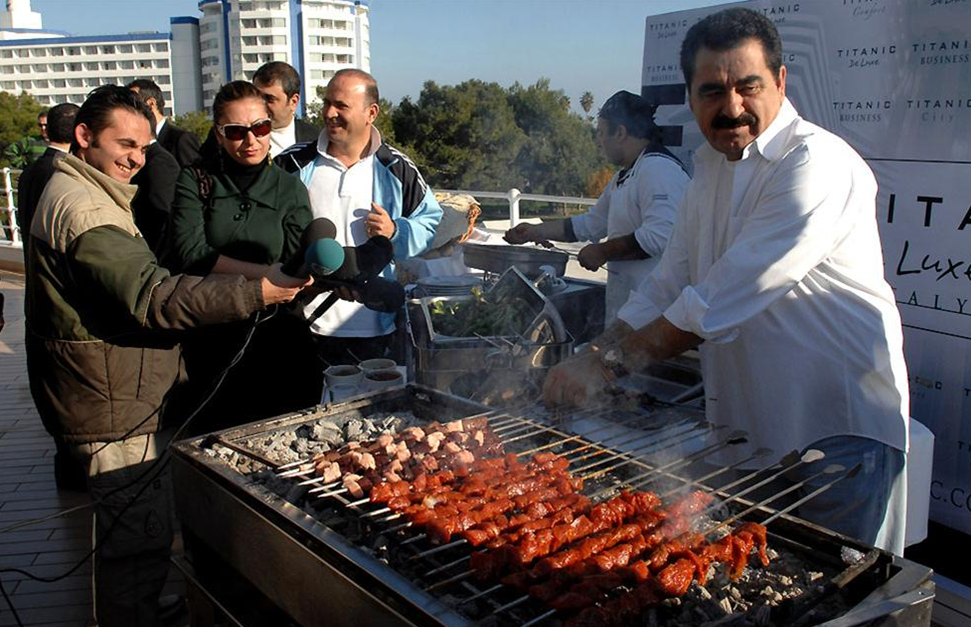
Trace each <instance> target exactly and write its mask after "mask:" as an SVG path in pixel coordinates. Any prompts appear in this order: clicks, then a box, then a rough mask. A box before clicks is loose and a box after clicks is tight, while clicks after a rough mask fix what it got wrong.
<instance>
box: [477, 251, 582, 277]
mask: <svg viewBox="0 0 971 627" xmlns="http://www.w3.org/2000/svg"><path fill="white" fill-rule="evenodd" d="M462 246H463V250H464V253H463V254H464V258H465V265H467V266H468V267H470V268H477V269H479V270H484V271H486V272H493V273H495V274H502V273H503V272H505V271H506V270H508V269H509V268H516V269H517V270H519V271H520V272H522V273H523V274H525V275H526V276H527V277H529V278H531V279H534V278H536V277H538V276H540V275H541V274H543V271H542V270H541V269H540V267H541V266H552V267H553V269H554V270H555V271H556V276H563V275H564V273H565V272H566V262H567V261H569V259H570V256H569V255H567V254H566V253H562V252H557V251H554V250H544V249H542V248H536V247H533V246H493V245H490V244H469V243H465V244H463V245H462Z"/></svg>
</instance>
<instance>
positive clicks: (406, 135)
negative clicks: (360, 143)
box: [393, 80, 526, 189]
mask: <svg viewBox="0 0 971 627" xmlns="http://www.w3.org/2000/svg"><path fill="white" fill-rule="evenodd" d="M393 121H394V130H395V135H396V137H397V138H398V141H399V142H400V143H401V144H402V145H403V146H409V147H411V148H412V150H413V152H414V153H415V154H417V155H420V157H417V158H418V159H419V160H420V161H422V162H423V164H424V169H425V176H426V177H427V178H428V179H429V180H430V181H431V182H432V184H433V185H435V186H439V187H446V188H459V189H507V188H509V187H513V186H515V185H518V184H519V178H518V176H517V173H516V172H515V170H514V169H511V168H510V167H509V166H510V164H511V163H512V162H513V161H514V160H515V159H516V157H517V156H518V154H519V152H520V150H521V149H522V146H523V144H524V142H525V140H526V137H525V134H524V133H523V132H522V130H521V129H519V128H518V127H517V126H516V120H515V115H514V113H513V111H512V108H511V107H510V106H509V102H508V98H507V94H506V92H505V91H504V90H503V89H502V87H501V86H500V85H499V84H498V83H486V82H483V81H480V80H469V81H465V82H464V83H461V84H459V85H456V86H442V87H439V86H438V85H437V84H435V83H434V82H433V81H428V82H426V83H425V85H424V87H423V88H422V91H421V95H420V96H419V98H418V102H417V103H413V102H412V101H411V99H410V98H407V97H406V98H404V99H403V100H402V101H401V104H399V105H398V107H397V109H396V110H395V112H394V116H393ZM419 165H420V166H421V165H422V164H421V163H420V164H419Z"/></svg>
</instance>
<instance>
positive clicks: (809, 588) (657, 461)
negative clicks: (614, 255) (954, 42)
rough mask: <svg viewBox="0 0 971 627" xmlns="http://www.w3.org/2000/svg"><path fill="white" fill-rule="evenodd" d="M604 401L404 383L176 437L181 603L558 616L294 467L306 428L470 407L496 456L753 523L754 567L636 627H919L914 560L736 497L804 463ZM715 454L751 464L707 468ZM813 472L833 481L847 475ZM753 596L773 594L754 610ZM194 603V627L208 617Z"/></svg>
mask: <svg viewBox="0 0 971 627" xmlns="http://www.w3.org/2000/svg"><path fill="white" fill-rule="evenodd" d="M618 400H619V402H618V403H616V404H615V405H616V406H615V407H611V408H600V409H591V410H586V411H579V412H575V413H571V414H569V415H560V416H549V415H546V413H545V411H543V410H542V409H541V408H539V407H536V406H523V407H514V408H506V409H503V410H495V411H490V410H488V408H483V407H482V406H480V405H477V404H474V403H471V402H469V401H466V400H463V399H460V398H458V397H455V396H451V395H448V394H445V393H442V392H439V391H436V390H432V389H428V388H423V387H417V386H407V387H403V388H397V389H393V390H387V391H383V392H380V393H377V394H372V395H368V396H362V397H357V398H355V399H351V400H348V401H346V402H343V403H340V404H336V405H330V406H322V407H318V408H314V409H312V410H307V411H305V412H300V413H296V414H291V415H287V416H281V417H279V418H275V419H271V420H267V421H262V422H258V423H253V424H250V425H247V426H244V427H241V428H237V429H231V430H228V431H223V432H219V433H215V434H211V435H208V436H205V437H201V438H196V439H192V440H185V441H182V442H179V443H177V444H176V445H175V446H174V447H173V477H174V480H175V484H176V502H177V511H178V514H179V517H180V519H181V521H182V530H183V537H184V539H185V545H186V558H185V559H184V560H180V561H179V562H178V563H179V565H180V567H181V568H182V569H183V570H184V571H185V572H186V574H187V578H188V580H189V581H190V583H192V585H191V586H190V591H191V592H192V594H193V598H192V600H193V601H194V603H193V606H194V607H195V608H204V609H207V608H211V607H219V608H221V609H222V611H223V612H224V613H225V614H227V615H229V616H232V617H233V619H232V620H233V621H234V622H235V624H238V625H271V624H272V625H287V624H291V623H292V624H299V625H307V626H311V625H355V626H359V625H448V626H470V625H476V624H479V625H551V626H554V625H557V624H558V622H559V621H560V620H562V619H563V618H564V617H565V615H563V614H559V613H556V612H552V611H550V610H549V609H548V608H547V607H546V606H544V605H543V604H541V603H539V602H537V601H535V600H533V599H531V598H530V597H528V596H524V595H523V594H522V593H520V592H518V591H517V590H515V589H513V588H511V587H509V586H502V585H496V584H494V583H480V582H479V581H478V579H477V578H476V577H474V576H471V574H470V571H469V567H468V564H469V557H470V555H471V554H472V552H473V549H471V548H470V547H469V546H467V545H465V544H463V542H461V541H457V542H451V543H449V544H447V545H444V546H433V545H431V544H430V543H429V542H428V540H427V538H425V537H424V536H423V535H422V534H421V533H419V532H417V531H414V530H412V529H410V528H409V527H408V526H407V525H406V524H405V523H403V522H402V519H401V518H399V517H397V516H396V515H394V514H393V513H391V512H388V511H386V510H385V511H382V508H380V507H379V506H378V505H373V504H370V503H367V502H366V501H365V500H363V499H355V498H353V497H352V496H351V495H350V494H347V493H346V492H343V491H342V490H341V489H340V488H339V486H335V485H323V484H322V480H321V479H315V478H314V477H313V476H312V473H307V472H306V471H305V470H304V467H303V466H302V465H301V464H299V463H295V461H294V460H295V459H296V458H298V457H306V456H307V455H309V453H310V452H312V451H313V446H314V438H316V437H318V436H319V438H318V439H322V440H328V439H329V441H334V436H335V434H338V433H339V434H340V437H343V436H344V435H346V434H347V433H349V432H351V431H352V430H353V431H359V430H361V429H362V427H361V425H362V424H363V425H365V426H366V427H370V426H374V427H375V428H377V429H380V428H381V427H382V426H383V425H385V424H387V423H388V421H390V420H392V418H390V417H388V414H389V413H390V414H393V415H394V416H397V417H398V418H399V419H400V418H401V416H402V415H407V416H408V418H409V419H410V420H414V421H416V422H417V423H419V424H421V423H423V422H427V421H431V420H439V421H446V420H454V419H456V418H459V417H466V416H485V417H486V418H487V419H488V421H489V426H490V428H491V429H492V430H493V431H494V432H495V433H496V434H497V435H498V436H499V437H500V438H501V439H502V440H503V444H504V447H505V449H506V451H507V452H520V453H524V454H528V453H531V452H535V451H538V450H547V451H551V452H556V453H558V454H560V455H562V456H566V457H568V458H569V459H570V460H571V466H570V470H571V472H572V473H573V474H574V475H579V476H583V477H584V478H585V485H584V488H583V492H584V493H585V494H587V495H588V496H592V497H593V498H594V500H601V499H605V498H607V497H609V496H610V495H611V494H613V493H615V492H617V490H619V489H620V488H634V489H639V490H651V491H654V492H657V493H658V494H661V495H662V496H666V497H667V498H672V499H673V498H676V495H677V494H679V493H680V492H679V491H681V492H683V491H684V490H704V491H709V492H712V493H713V494H715V495H716V496H717V497H718V507H717V508H715V509H713V510H712V511H709V512H707V517H706V518H705V519H704V522H702V523H700V524H701V525H702V527H703V528H704V530H705V531H712V530H714V529H715V528H716V527H719V526H721V527H724V526H726V525H727V524H730V523H733V522H735V521H740V520H751V521H755V522H763V523H765V524H766V525H767V527H768V530H769V547H770V548H771V550H772V551H773V552H774V553H775V556H774V559H773V561H772V563H771V564H770V566H769V568H768V569H765V570H763V569H762V568H761V565H755V566H754V567H750V568H749V569H748V570H747V571H746V575H745V576H744V577H743V578H742V580H740V581H739V583H737V584H729V583H728V582H727V580H726V581H713V582H709V585H708V586H707V588H706V589H704V590H702V589H700V588H698V587H697V586H694V587H693V588H692V589H691V590H690V591H689V592H688V594H687V595H685V597H684V598H683V599H680V600H678V601H677V602H671V603H667V604H666V605H663V606H661V607H658V608H652V609H650V610H649V611H647V612H646V613H645V615H644V617H643V624H699V625H700V624H713V625H714V624H718V625H727V624H737V625H771V624H786V625H811V624H825V625H827V626H828V627H837V626H840V627H843V626H846V627H848V626H850V625H864V624H865V625H929V624H930V607H931V601H932V599H933V583H932V582H931V581H930V571H929V570H928V569H926V568H924V567H922V566H919V565H917V564H914V563H912V562H909V561H907V560H904V559H902V558H898V557H895V556H893V555H890V554H889V553H886V552H884V551H880V550H877V549H873V548H871V547H868V546H865V545H862V544H860V543H858V542H855V541H853V540H851V539H849V538H846V537H844V536H841V535H839V534H836V533H834V532H832V531H829V530H827V529H824V528H821V527H818V526H814V525H811V524H809V523H806V522H804V521H801V520H799V519H796V518H791V517H789V516H787V515H785V514H784V513H780V512H777V511H775V510H773V509H771V508H770V507H769V506H771V505H773V502H767V503H753V502H752V501H750V500H749V497H750V496H751V495H752V494H754V493H755V492H754V491H753V490H754V486H757V484H760V483H763V482H765V481H766V480H767V478H768V477H770V476H771V475H773V474H774V473H777V472H779V471H780V470H781V469H783V468H785V467H788V466H791V465H793V464H800V463H803V462H804V460H800V458H799V457H798V456H797V455H795V454H792V455H789V456H786V457H783V458H782V459H781V460H779V461H775V460H776V456H775V455H772V454H770V453H769V452H768V451H765V450H748V448H749V447H748V443H747V442H746V440H745V434H743V433H739V432H728V430H726V429H717V428H714V427H712V426H711V425H709V424H707V423H706V422H705V421H704V417H703V415H701V414H700V413H699V412H697V411H695V410H691V409H686V408H682V407H675V406H670V405H663V404H645V403H644V402H643V401H642V400H641V399H632V398H626V397H625V398H621V399H618ZM335 427H336V428H335ZM303 436H307V439H306V440H304V439H302V438H303ZM338 439H339V438H338ZM294 449H296V451H300V452H299V453H298V452H295V450H294ZM729 450H732V451H741V453H740V454H739V455H738V456H739V457H741V458H744V460H745V461H747V462H749V463H752V462H755V463H760V465H761V466H764V468H763V470H762V471H758V472H754V471H753V472H745V471H740V470H738V467H740V466H742V465H745V464H735V465H734V466H720V465H717V464H714V463H712V460H713V459H717V455H719V454H721V453H723V452H725V451H729ZM524 456H525V455H524ZM828 472H829V475H828V476H827V479H828V481H838V480H839V479H840V478H841V477H843V476H844V475H845V474H846V473H851V472H853V469H842V468H838V467H837V468H829V469H828ZM689 477H694V478H693V479H689ZM829 477H831V479H829ZM301 484H303V485H301ZM778 496H780V495H778V494H774V495H771V496H770V501H772V500H773V499H775V498H776V497H778ZM773 569H775V570H773ZM716 579H717V577H716ZM726 586H727V587H726ZM771 586H774V589H771V590H768V591H766V588H768V587H771ZM796 588H799V589H800V590H802V592H801V593H800V594H796V593H795V592H794V590H795V589H796ZM726 590H729V592H726ZM706 595H707V597H708V598H704V597H705V596H706ZM768 596H775V597H784V598H775V599H773V601H774V602H773V603H772V604H768V603H766V602H764V601H765V599H766V598H767V597H768ZM719 597H721V598H719ZM789 597H791V598H789ZM725 599H728V600H725ZM195 611H196V612H197V613H199V612H201V614H199V615H198V616H196V617H195V621H194V624H195V625H204V624H208V623H207V622H206V618H207V617H206V614H205V612H204V611H201V610H199V609H197V610H195Z"/></svg>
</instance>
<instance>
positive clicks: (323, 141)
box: [317, 126, 381, 161]
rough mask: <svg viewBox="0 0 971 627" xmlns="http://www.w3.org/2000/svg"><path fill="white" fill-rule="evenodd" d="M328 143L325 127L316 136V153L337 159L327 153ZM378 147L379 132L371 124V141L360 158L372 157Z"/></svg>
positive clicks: (326, 157) (379, 145)
mask: <svg viewBox="0 0 971 627" xmlns="http://www.w3.org/2000/svg"><path fill="white" fill-rule="evenodd" d="M329 143H330V138H329V137H328V136H327V129H326V128H325V129H324V130H322V131H320V136H319V137H317V153H318V154H319V155H320V156H321V157H323V158H324V159H328V160H330V161H337V159H336V158H334V157H332V156H331V155H330V154H328V153H327V145H328V144H329ZM380 147H381V133H379V132H378V129H376V128H375V127H373V126H372V127H371V143H370V144H368V152H367V154H366V155H364V157H363V158H362V160H363V159H366V158H368V157H373V156H374V153H376V152H377V151H378V148H380Z"/></svg>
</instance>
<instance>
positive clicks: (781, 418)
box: [544, 8, 908, 553]
mask: <svg viewBox="0 0 971 627" xmlns="http://www.w3.org/2000/svg"><path fill="white" fill-rule="evenodd" d="M781 49H782V45H781V41H780V40H779V35H778V32H777V31H776V29H775V27H774V26H773V24H772V22H771V21H770V20H768V19H767V18H766V17H764V16H762V15H761V14H759V13H756V12H754V11H750V10H748V9H739V8H734V9H726V10H725V11H721V12H719V13H716V14H714V15H711V16H709V17H707V18H705V19H703V20H701V21H700V22H698V23H697V24H695V25H694V26H693V27H692V28H691V29H690V30H689V31H688V34H687V35H686V37H685V41H684V43H683V44H682V48H681V66H682V70H683V72H684V75H685V83H686V84H687V86H688V90H689V103H690V106H691V110H692V112H693V113H694V115H695V118H696V119H697V121H698V126H699V128H700V130H701V131H702V133H703V134H704V135H705V137H706V138H707V140H708V143H707V145H705V146H702V147H701V148H700V149H699V150H698V152H697V154H696V156H695V165H696V167H695V173H694V179H693V180H692V182H691V184H690V185H689V186H688V190H687V192H686V193H685V198H684V202H683V204H682V206H681V209H680V212H679V214H678V219H677V221H676V224H675V228H674V233H673V234H672V236H671V240H670V241H669V242H668V247H667V249H666V250H665V253H664V256H663V258H662V259H661V262H660V264H659V265H658V267H657V269H656V270H655V271H654V273H653V274H652V275H651V276H650V278H648V279H647V280H646V281H644V283H643V284H642V285H641V286H640V287H639V289H638V290H637V291H636V292H635V293H634V294H633V295H632V297H631V300H630V301H629V302H628V303H627V304H626V305H625V306H624V307H623V308H622V309H621V311H620V314H619V318H620V322H618V324H617V325H615V326H614V327H613V328H611V329H609V330H608V331H607V332H606V333H605V334H604V336H603V337H602V338H600V339H598V340H596V341H595V342H594V344H595V347H594V350H592V351H590V352H589V353H586V354H584V355H581V356H579V357H577V358H575V359H572V360H569V361H567V362H565V363H564V364H561V365H559V366H557V367H556V368H554V369H553V370H552V371H551V372H550V375H549V377H548V378H547V380H546V382H545V387H544V395H545V398H546V400H547V402H548V403H550V404H551V405H563V404H567V405H569V404H582V403H585V402H586V400H587V399H588V398H589V396H590V395H591V394H594V393H597V392H598V391H599V390H600V389H602V388H603V387H604V386H605V385H606V384H607V383H608V381H609V380H611V379H612V377H613V376H615V375H616V374H618V373H619V372H623V371H640V370H643V369H644V368H645V367H646V366H647V365H648V364H649V363H651V362H654V361H657V360H662V359H665V358H667V357H670V356H673V355H676V354H678V353H681V352H682V351H684V350H687V349H689V348H693V347H696V346H698V347H699V350H700V352H701V358H702V367H703V371H704V379H705V388H706V411H707V414H708V417H709V419H710V420H711V421H712V422H713V423H715V424H728V425H731V426H733V427H739V428H743V429H745V430H746V431H747V432H748V437H749V444H750V446H752V447H757V446H768V447H770V448H772V449H773V450H774V451H775V452H776V454H777V455H778V456H782V455H783V454H785V453H787V452H788V451H790V450H792V449H805V448H807V447H812V448H818V449H821V450H823V451H824V452H825V453H826V454H827V457H826V459H825V460H823V461H822V462H820V464H822V465H826V464H832V463H842V464H844V465H846V466H847V467H850V466H852V465H854V464H855V463H856V462H857V461H861V462H862V463H863V465H862V470H861V472H860V473H859V474H858V475H857V476H856V477H855V478H854V479H852V480H846V481H843V482H842V483H840V484H838V485H837V487H836V488H834V489H833V490H830V491H829V492H827V493H825V494H823V495H821V496H819V497H817V498H815V499H813V500H812V501H810V502H809V503H808V504H807V505H806V506H802V507H800V508H799V512H798V513H799V515H800V516H802V517H803V518H806V519H809V520H812V521H814V522H817V523H819V524H821V525H823V526H826V527H829V528H831V529H835V530H837V531H841V532H843V533H846V534H847V535H850V536H853V537H856V538H859V539H861V540H863V541H865V542H869V543H872V544H875V545H878V546H881V547H883V548H887V549H889V550H893V551H895V552H897V553H900V552H902V550H903V538H904V528H903V527H904V508H905V505H906V485H905V484H906V482H905V480H904V474H903V466H904V456H905V452H906V450H907V446H908V419H907V416H908V387H907V373H906V367H905V364H904V358H903V340H902V333H901V326H900V317H899V314H898V312H897V308H896V305H895V302H894V297H893V293H892V291H891V288H890V286H889V285H888V284H887V283H886V281H885V280H884V275H883V257H882V252H881V248H880V238H879V234H878V231H877V222H876V191H877V185H876V181H875V179H874V177H873V174H872V172H871V171H870V169H869V167H867V165H866V163H865V162H864V161H863V159H862V158H860V156H859V155H858V154H856V152H855V151H854V150H853V149H852V148H851V147H850V146H849V145H847V144H846V143H845V142H844V141H843V140H841V139H840V138H838V137H836V136H835V135H832V134H831V133H829V132H827V131H825V130H823V129H821V128H819V127H818V126H815V125H813V124H810V123H808V122H806V121H805V120H803V119H802V118H800V117H799V115H798V114H797V113H796V110H795V108H794V107H793V106H792V104H790V103H789V101H788V100H787V99H786V97H785V86H786V83H785V79H786V68H785V66H783V65H782V62H781ZM814 470H816V469H814Z"/></svg>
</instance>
